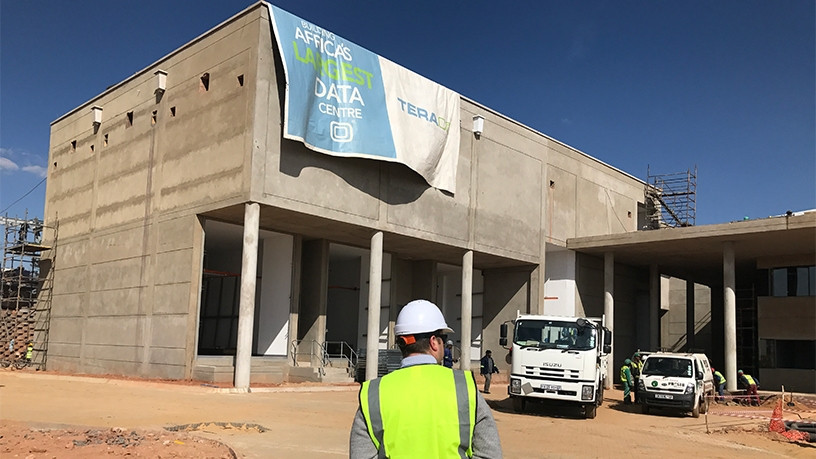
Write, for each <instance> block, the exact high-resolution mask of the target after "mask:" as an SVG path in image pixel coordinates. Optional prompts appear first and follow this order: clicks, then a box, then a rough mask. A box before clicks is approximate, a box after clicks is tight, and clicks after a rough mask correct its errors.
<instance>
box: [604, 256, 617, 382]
mask: <svg viewBox="0 0 816 459" xmlns="http://www.w3.org/2000/svg"><path fill="white" fill-rule="evenodd" d="M604 316H605V317H606V328H608V329H609V331H610V332H611V333H612V352H610V353H609V357H608V358H609V361H608V365H607V367H606V384H605V388H606V389H611V388H612V383H613V381H614V377H615V254H614V253H612V252H607V253H605V254H604Z"/></svg>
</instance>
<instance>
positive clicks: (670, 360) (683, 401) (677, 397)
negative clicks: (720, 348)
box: [637, 352, 714, 418]
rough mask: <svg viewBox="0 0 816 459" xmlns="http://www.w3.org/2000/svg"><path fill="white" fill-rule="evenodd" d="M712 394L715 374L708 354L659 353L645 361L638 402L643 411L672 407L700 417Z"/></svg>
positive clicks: (639, 381) (639, 385) (639, 384)
mask: <svg viewBox="0 0 816 459" xmlns="http://www.w3.org/2000/svg"><path fill="white" fill-rule="evenodd" d="M713 396H714V376H713V375H712V373H711V364H710V363H709V362H708V357H706V355H705V354H679V353H670V352H657V353H653V354H649V355H648V356H647V357H646V360H645V361H644V362H643V369H642V370H641V372H640V379H639V380H638V400H637V402H638V403H640V406H641V407H642V408H643V413H644V414H648V413H649V410H650V409H651V408H671V409H675V410H681V411H688V412H691V415H692V416H694V417H695V418H698V417H700V413H703V414H705V412H706V411H707V410H708V405H709V403H710V401H711V398H712V397H713Z"/></svg>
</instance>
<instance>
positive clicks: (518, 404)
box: [512, 397, 524, 413]
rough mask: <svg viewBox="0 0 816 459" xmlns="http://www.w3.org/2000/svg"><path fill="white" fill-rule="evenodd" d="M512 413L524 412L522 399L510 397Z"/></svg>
mask: <svg viewBox="0 0 816 459" xmlns="http://www.w3.org/2000/svg"><path fill="white" fill-rule="evenodd" d="M512 401H513V411H515V412H516V413H523V412H524V397H512Z"/></svg>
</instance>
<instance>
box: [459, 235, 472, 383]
mask: <svg viewBox="0 0 816 459" xmlns="http://www.w3.org/2000/svg"><path fill="white" fill-rule="evenodd" d="M472 326H473V251H472V250H468V251H467V252H465V255H464V256H462V330H460V331H461V333H462V343H461V345H462V355H461V356H460V357H459V368H460V369H462V370H465V371H467V370H470V342H471V336H472V334H471V329H472Z"/></svg>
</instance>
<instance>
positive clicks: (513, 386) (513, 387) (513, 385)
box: [510, 378, 521, 394]
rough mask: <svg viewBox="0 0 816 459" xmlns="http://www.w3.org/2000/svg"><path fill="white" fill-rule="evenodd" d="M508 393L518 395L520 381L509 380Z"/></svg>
mask: <svg viewBox="0 0 816 459" xmlns="http://www.w3.org/2000/svg"><path fill="white" fill-rule="evenodd" d="M510 393H511V394H520V393H521V380H520V379H516V378H510Z"/></svg>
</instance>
